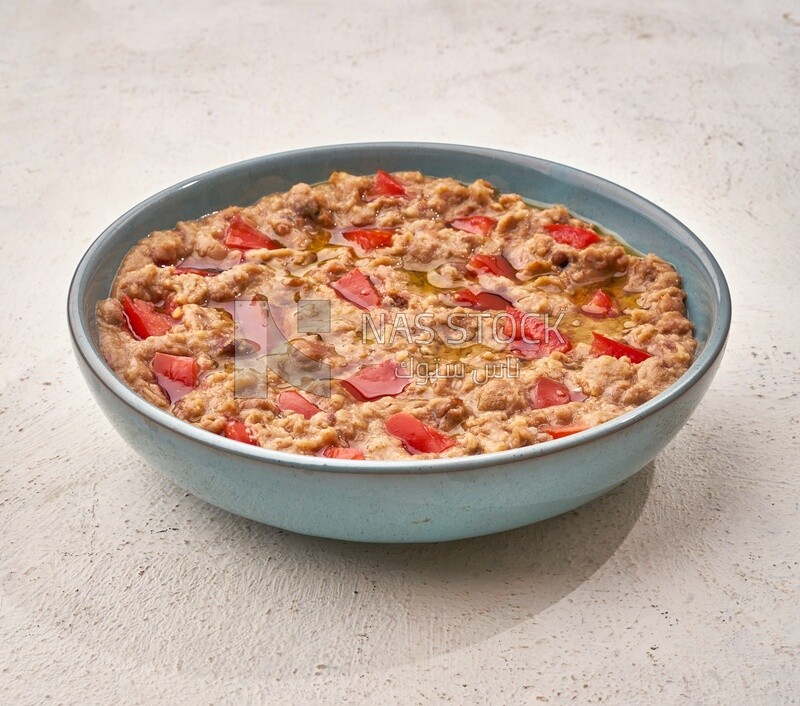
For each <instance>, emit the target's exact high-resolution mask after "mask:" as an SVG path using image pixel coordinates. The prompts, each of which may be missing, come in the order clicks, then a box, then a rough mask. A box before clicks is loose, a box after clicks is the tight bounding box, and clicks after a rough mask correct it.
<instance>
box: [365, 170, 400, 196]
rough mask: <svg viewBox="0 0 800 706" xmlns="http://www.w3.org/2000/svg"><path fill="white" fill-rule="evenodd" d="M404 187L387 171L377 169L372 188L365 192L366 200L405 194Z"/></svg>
mask: <svg viewBox="0 0 800 706" xmlns="http://www.w3.org/2000/svg"><path fill="white" fill-rule="evenodd" d="M405 195H406V189H405V187H404V186H403V185H402V184H401V183H400V182H399V181H398V180H397V179H395V178H394V177H393V176H392V175H391V174H389V173H388V172H385V171H383V169H379V170H378V173H377V174H376V175H375V179H374V180H373V181H372V188H371V189H370V191H369V194H367V201H373V200H374V199H377V198H379V197H381V196H405Z"/></svg>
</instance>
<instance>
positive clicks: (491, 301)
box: [453, 289, 511, 311]
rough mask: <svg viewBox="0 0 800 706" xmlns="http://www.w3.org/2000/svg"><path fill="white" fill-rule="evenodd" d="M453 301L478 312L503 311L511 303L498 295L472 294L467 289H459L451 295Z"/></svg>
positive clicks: (487, 293) (488, 293)
mask: <svg viewBox="0 0 800 706" xmlns="http://www.w3.org/2000/svg"><path fill="white" fill-rule="evenodd" d="M453 300H454V301H455V302H456V303H458V304H461V306H467V307H469V308H470V309H477V310H478V311H492V310H497V311H505V310H506V309H507V308H508V307H509V306H511V302H510V301H508V299H504V298H503V297H501V296H500V295H499V294H492V292H473V291H471V290H469V289H459V290H458V291H457V292H454V293H453Z"/></svg>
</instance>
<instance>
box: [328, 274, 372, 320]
mask: <svg viewBox="0 0 800 706" xmlns="http://www.w3.org/2000/svg"><path fill="white" fill-rule="evenodd" d="M331 287H333V289H334V291H335V292H336V293H337V294H338V295H339V296H340V297H341V298H342V299H345V300H347V301H349V302H350V303H351V304H355V305H356V306H357V307H359V308H361V309H367V310H369V309H374V308H375V307H376V306H378V304H380V303H381V297H380V294H378V291H377V290H376V289H375V287H374V286H373V285H372V282H370V281H369V279H368V278H367V276H366V275H365V274H364V273H363V272H362V271H361V270H359V269H358V268H355V269H353V270H350V272H348V273H347V274H346V275H345V276H344V277H342V278H341V279H340V280H337V281H336V282H334V283H333V284H331Z"/></svg>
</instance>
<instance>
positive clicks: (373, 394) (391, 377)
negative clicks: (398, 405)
mask: <svg viewBox="0 0 800 706" xmlns="http://www.w3.org/2000/svg"><path fill="white" fill-rule="evenodd" d="M341 383H342V386H343V387H344V388H345V389H346V390H347V391H348V392H349V393H350V394H351V395H353V397H355V398H356V399H357V400H359V401H360V402H366V401H367V400H377V399H379V398H380V397H389V396H394V395H399V394H400V393H401V392H402V391H403V390H405V389H406V387H408V385H409V384H410V383H411V378H410V377H400V376H398V374H397V363H396V362H395V361H393V360H385V361H383V363H379V364H378V365H368V366H367V367H365V368H361V370H359V371H358V372H357V373H356V374H355V375H353V376H352V377H350V378H348V379H347V380H342V381H341Z"/></svg>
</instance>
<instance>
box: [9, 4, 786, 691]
mask: <svg viewBox="0 0 800 706" xmlns="http://www.w3.org/2000/svg"><path fill="white" fill-rule="evenodd" d="M799 47H800V8H798V6H797V5H796V4H795V3H790V2H777V1H776V0H764V1H762V2H758V3H755V2H751V3H726V2H723V0H709V1H708V2H706V3H700V2H667V1H666V0H655V1H654V2H650V3H640V2H635V1H634V0H623V1H622V2H616V3H609V2H606V1H605V0H603V1H601V0H583V1H582V2H576V3H544V2H531V3H512V2H493V3H486V4H485V5H479V4H477V3H473V2H465V1H463V0H462V1H461V2H454V1H447V2H444V1H443V2H437V3H433V2H429V3H425V2H414V3H408V4H400V3H369V2H366V0H364V1H362V2H358V3H356V2H348V3H330V2H321V1H315V2H312V1H310V0H309V1H305V2H297V3H288V2H287V3H283V4H280V3H259V2H251V3H232V2H209V1H208V0H202V1H195V2H180V3H160V4H159V3H145V2H124V3H123V2H116V3H112V2H101V0H93V1H91V2H87V1H79V0H76V1H68V0H65V1H64V2H29V3H22V2H13V0H12V1H10V2H5V3H3V4H2V6H0V96H2V99H1V102H0V105H1V106H2V110H1V111H0V208H1V209H2V212H3V214H4V218H3V225H2V231H1V233H2V240H1V241H0V258H1V261H2V262H3V263H4V270H3V273H4V274H3V277H2V278H0V293H2V300H3V302H4V306H3V307H2V309H1V310H0V317H1V322H2V324H1V325H2V330H3V331H4V335H3V336H2V337H0V351H2V356H3V364H2V368H1V370H2V373H0V375H2V378H0V385H1V386H2V399H1V400H0V408H1V410H0V412H1V413H0V420H2V422H3V428H4V429H5V431H4V433H3V435H2V442H1V443H2V467H1V469H0V472H1V473H2V475H0V645H2V648H1V649H0V702H2V703H8V704H12V703H13V704H22V703H36V702H41V701H43V700H45V699H47V700H48V701H49V702H52V703H60V702H65V703H154V702H161V703H212V702H221V701H227V702H256V703H258V702H262V703H300V704H302V703H312V702H316V703H319V702H323V703H344V702H353V703H394V702H401V703H421V704H428V703H438V702H452V703H496V704H501V703H538V702H547V703H551V704H552V703H563V702H570V703H572V702H577V703H595V702H600V701H602V702H603V703H654V702H661V703H675V702H681V701H684V702H688V703H734V704H745V703H770V704H772V703H790V702H795V703H796V702H798V701H799V700H800V674H798V659H799V658H800V654H799V653H800V642H799V641H800V617H799V616H800V610H799V608H800V588H799V583H800V581H799V577H800V566H798V560H799V559H798V546H799V545H800V519H799V517H800V512H799V511H798V489H800V481H799V480H798V471H800V462H798V457H800V443H799V442H798V428H799V427H800V403H799V402H798V400H799V399H800V398H799V397H798V391H799V390H800V362H798V355H799V354H800V336H799V335H798V324H800V317H798V308H797V296H798V285H797V272H798V270H799V269H800V256H798V238H799V237H800V233H799V232H798V223H800V206H799V204H800V201H799V200H798V187H797V184H798V177H800V172H799V171H798V165H800V137H799V133H798V116H799V115H800V70H798V67H800V49H799ZM374 139H412V140H413V139H421V140H433V141H446V142H462V143H471V144H478V145H485V146H491V147H499V148H506V149H511V150H517V151H521V152H526V153H529V154H534V155H538V156H541V157H545V158H549V159H554V160H557V161H562V162H565V163H568V164H571V165H573V166H577V167H579V168H582V169H586V170H588V171H591V172H594V173H597V174H600V175H603V176H605V177H607V178H610V179H612V180H614V181H617V182H619V183H621V184H623V185H625V186H627V187H629V188H632V189H633V190H635V191H638V192H639V193H641V194H643V195H644V196H647V197H649V198H651V199H652V200H654V201H656V202H657V203H659V204H660V205H662V206H663V207H665V208H666V209H667V210H669V211H671V212H673V213H674V214H675V215H676V216H677V217H678V218H680V219H681V220H683V221H684V222H685V223H686V224H687V225H688V226H689V227H690V228H692V229H693V230H695V231H696V232H697V233H698V234H700V235H701V237H702V238H703V239H704V240H705V241H706V242H707V243H708V245H709V246H710V248H711V249H712V251H713V252H714V253H715V254H716V255H717V257H718V259H719V260H720V262H721V264H722V266H723V269H724V270H725V272H726V273H727V275H728V277H729V280H730V284H731V288H732V290H733V297H734V327H733V331H732V334H731V338H730V343H729V348H728V353H727V356H726V358H725V361H724V363H723V365H722V368H721V370H720V372H719V375H718V377H717V379H716V381H715V384H714V385H713V387H712V389H711V391H710V392H709V394H708V396H707V398H706V399H705V400H704V402H703V403H702V405H701V407H700V408H699V410H698V411H697V413H696V414H695V415H694V417H693V418H692V420H691V421H690V423H689V424H688V425H687V427H686V428H685V429H684V430H683V431H682V432H681V433H680V434H679V436H678V437H677V439H676V440H675V441H674V442H673V443H672V444H671V445H670V446H669V447H668V448H667V450H666V451H664V452H663V453H662V454H661V455H660V456H659V457H658V458H657V459H656V461H655V462H654V463H652V464H651V465H650V466H649V467H648V468H647V469H645V470H644V471H643V472H642V473H640V474H639V475H638V476H637V477H635V478H634V479H632V480H631V481H629V482H628V483H626V484H625V485H623V486H622V487H620V488H619V489H617V490H616V491H615V492H613V493H612V494H610V495H609V496H607V497H604V498H602V499H600V500H598V501H596V502H594V503H592V504H590V505H588V506H586V507H583V508H581V509H579V510H577V511H575V512H571V513H569V514H567V515H565V516H562V517H558V518H556V519H553V520H551V521H548V522H544V523H541V524H539V525H536V526H532V527H528V528H524V529H520V530H516V531H513V532H508V533H505V534H502V535H497V536H493V537H486V538H482V539H477V540H472V541H463V542H457V543H453V544H446V545H438V546H403V547H395V546H390V547H381V546H364V545H352V544H344V543H339V542H333V541H325V540H318V539H311V538H306V537H301V536H293V535H290V534H287V533H284V532H280V531H277V530H274V529H271V528H269V527H264V526H260V525H257V524H255V523H253V522H249V521H246V520H243V519H240V518H237V517H233V516H231V515H228V514H226V513H224V512H221V511H219V510H216V509H215V508H213V507H211V506H209V505H206V504H204V503H202V502H200V501H198V500H196V499H194V498H192V497H188V496H186V495H185V494H184V493H183V492H182V491H181V490H179V489H178V488H176V487H175V486H173V485H171V484H170V483H168V482H166V481H164V480H162V479H161V478H160V477H159V476H158V475H157V474H156V473H155V472H153V471H152V470H150V469H149V468H147V467H146V466H144V464H143V463H142V462H141V461H139V460H138V458H137V457H136V456H135V455H134V454H133V452H132V451H130V450H129V449H128V448H127V447H126V446H125V445H124V444H123V442H122V441H121V440H120V439H119V437H118V436H117V435H116V433H115V432H114V430H113V429H112V428H111V427H110V426H109V424H108V423H107V422H106V420H105V419H104V418H103V417H102V415H101V414H100V412H99V411H98V409H97V408H96V407H95V405H94V404H93V402H92V401H91V399H90V397H89V394H88V391H87V389H86V387H85V386H84V384H83V381H82V380H81V379H80V378H79V376H78V373H77V370H76V366H75V364H74V362H73V360H72V356H71V353H70V351H69V344H68V337H67V332H66V325H65V317H64V302H65V296H66V289H67V284H68V280H69V277H70V275H71V272H72V270H73V269H74V267H75V265H76V263H77V260H78V258H79V257H80V255H81V254H82V253H83V251H84V250H85V248H86V247H87V246H88V245H89V243H90V242H91V241H92V239H93V238H94V237H95V236H96V235H97V234H98V233H99V232H100V231H101V230H102V229H103V228H104V227H105V226H106V225H107V224H108V223H110V222H111V221H112V220H113V219H114V218H115V217H116V216H118V215H119V214H121V213H122V212H123V211H125V210H127V209H128V208H129V207H130V206H132V205H134V204H135V203H137V202H138V201H140V200H141V199H142V198H144V197H146V196H148V195H149V194H151V193H153V192H155V191H156V190H158V189H160V188H162V187H164V186H167V185H169V184H171V183H173V182H175V181H177V180H179V179H182V178H184V177H187V176H190V175H192V174H195V173H197V172H200V171H205V170H207V169H210V168H213V167H215V166H219V165H222V164H225V163H228V162H232V161H236V160H239V159H243V158H246V157H251V156H254V155H258V154H263V153H268V152H274V151H279V150H283V149H289V148H294V147H301V146H308V145H314V144H325V143H336V142H346V141H361V140H374Z"/></svg>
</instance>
